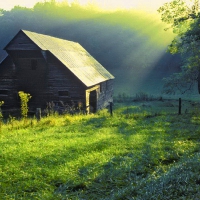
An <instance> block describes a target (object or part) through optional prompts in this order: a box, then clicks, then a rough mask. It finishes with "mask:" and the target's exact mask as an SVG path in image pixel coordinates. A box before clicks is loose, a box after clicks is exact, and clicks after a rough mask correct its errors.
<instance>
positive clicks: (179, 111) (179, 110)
mask: <svg viewBox="0 0 200 200" xmlns="http://www.w3.org/2000/svg"><path fill="white" fill-rule="evenodd" d="M181 104H182V101H181V98H179V108H178V114H179V115H181V107H182V105H181Z"/></svg>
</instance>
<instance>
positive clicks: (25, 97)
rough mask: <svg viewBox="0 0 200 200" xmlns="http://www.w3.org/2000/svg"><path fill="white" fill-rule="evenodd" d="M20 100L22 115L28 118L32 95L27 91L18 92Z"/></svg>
mask: <svg viewBox="0 0 200 200" xmlns="http://www.w3.org/2000/svg"><path fill="white" fill-rule="evenodd" d="M18 94H19V97H20V100H21V115H22V117H23V118H27V116H28V102H29V100H30V99H31V95H30V94H29V93H25V92H23V91H19V92H18Z"/></svg>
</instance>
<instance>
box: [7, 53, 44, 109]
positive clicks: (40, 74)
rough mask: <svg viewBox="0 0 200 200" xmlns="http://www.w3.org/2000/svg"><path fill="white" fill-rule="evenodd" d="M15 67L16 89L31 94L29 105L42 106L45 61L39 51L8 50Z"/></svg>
mask: <svg viewBox="0 0 200 200" xmlns="http://www.w3.org/2000/svg"><path fill="white" fill-rule="evenodd" d="M8 52H9V54H10V55H11V56H12V58H13V61H14V63H15V67H16V77H17V80H16V90H17V92H18V91H24V92H26V93H29V94H31V96H32V98H31V100H30V102H29V105H30V107H33V108H36V107H38V106H39V107H44V106H45V105H46V99H45V98H44V97H45V95H44V93H45V92H46V88H47V73H48V71H47V63H46V61H45V59H44V58H43V55H42V53H41V52H40V51H32V50H31V51H21V50H20V51H8Z"/></svg>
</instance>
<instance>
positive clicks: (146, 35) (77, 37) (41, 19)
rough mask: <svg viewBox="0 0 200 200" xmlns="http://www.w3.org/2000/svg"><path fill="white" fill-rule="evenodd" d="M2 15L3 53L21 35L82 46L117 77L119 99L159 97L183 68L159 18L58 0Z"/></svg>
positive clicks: (1, 42)
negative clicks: (146, 95)
mask: <svg viewBox="0 0 200 200" xmlns="http://www.w3.org/2000/svg"><path fill="white" fill-rule="evenodd" d="M0 13H1V16H0V49H3V47H4V46H5V45H6V44H7V43H8V42H9V41H10V40H11V39H12V38H13V36H14V35H15V34H16V33H17V32H18V31H19V30H20V29H25V30H30V31H34V32H38V33H43V34H47V35H52V36H55V37H60V38H63V39H67V40H72V41H75V42H79V43H80V44H81V45H82V46H83V47H84V48H85V49H86V50H87V51H89V53H90V54H91V55H92V56H94V57H95V58H96V59H97V60H98V61H99V62H100V63H101V64H102V65H103V66H104V67H105V68H107V69H108V70H109V71H110V72H111V73H112V74H113V75H114V76H115V77H116V80H115V92H116V94H117V93H119V92H125V93H127V94H134V93H136V92H138V91H143V92H148V93H154V94H155V93H159V92H160V91H161V89H162V81H161V80H162V78H163V77H165V76H167V75H169V74H171V73H172V72H176V71H178V69H179V66H180V62H179V61H180V60H179V57H178V56H173V55H170V53H166V48H167V46H168V45H169V44H170V43H171V41H172V40H173V38H174V34H172V33H171V32H168V33H166V32H165V31H164V28H165V27H166V25H165V24H163V23H162V22H161V21H160V19H159V16H157V15H153V14H148V13H145V12H140V11H134V10H116V11H102V10H100V9H99V8H97V7H96V6H95V5H93V4H88V5H87V6H84V7H83V6H80V5H79V4H78V3H77V1H75V2H74V3H72V4H71V5H70V4H68V3H67V1H65V2H63V3H56V2H55V1H54V0H51V1H45V2H39V3H37V4H35V6H34V7H33V8H24V7H20V6H15V7H14V8H13V9H12V10H10V11H5V10H3V9H1V11H0Z"/></svg>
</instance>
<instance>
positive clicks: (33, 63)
mask: <svg viewBox="0 0 200 200" xmlns="http://www.w3.org/2000/svg"><path fill="white" fill-rule="evenodd" d="M31 69H32V70H36V69H37V60H31Z"/></svg>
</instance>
